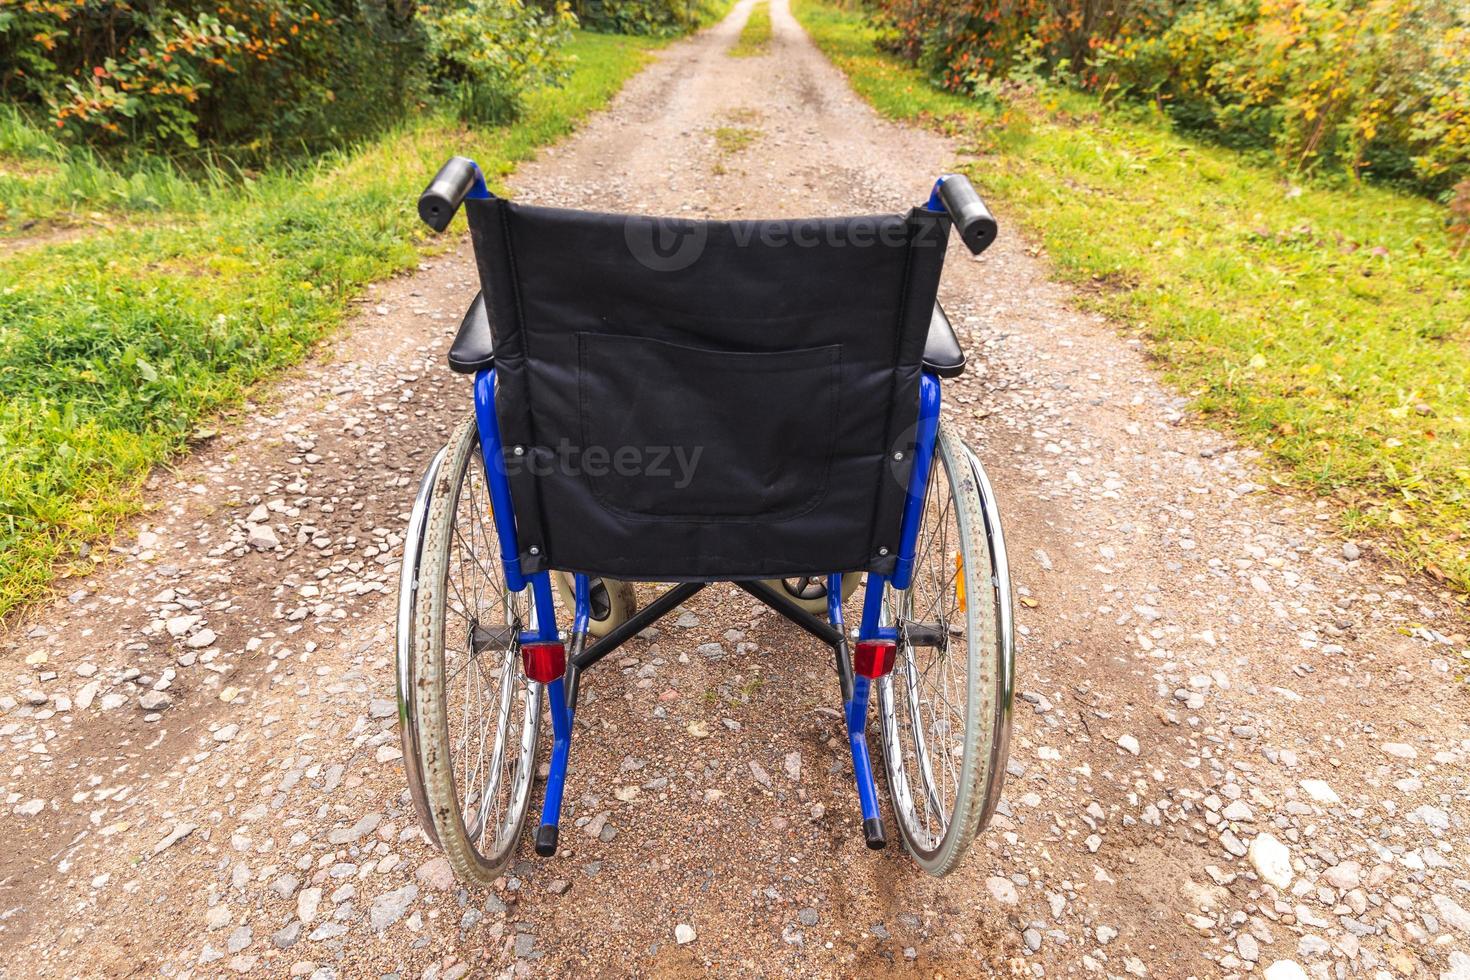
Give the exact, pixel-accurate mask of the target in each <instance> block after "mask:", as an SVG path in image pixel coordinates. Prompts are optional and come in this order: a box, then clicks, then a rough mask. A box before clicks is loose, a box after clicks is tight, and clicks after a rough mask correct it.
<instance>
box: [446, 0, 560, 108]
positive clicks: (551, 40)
mask: <svg viewBox="0 0 1470 980" xmlns="http://www.w3.org/2000/svg"><path fill="white" fill-rule="evenodd" d="M425 24H426V26H427V29H428V37H429V49H430V52H431V54H432V57H433V63H434V67H433V76H434V81H435V83H436V85H437V86H438V87H439V88H440V89H441V90H442V91H443V93H444V94H445V95H447V96H448V97H449V98H450V99H451V100H452V101H453V102H454V104H455V105H456V106H457V108H458V110H459V114H460V117H461V118H462V119H464V120H465V121H466V122H473V123H492V124H493V123H503V122H508V121H510V120H512V119H514V118H515V117H516V116H517V115H519V114H520V110H521V105H522V99H523V97H524V96H525V94H526V93H527V92H528V91H530V90H531V89H533V88H536V87H539V86H542V85H547V84H552V83H555V82H558V81H561V80H562V79H563V78H564V77H565V76H566V74H567V71H568V65H567V61H566V58H565V56H564V55H562V54H561V52H560V50H559V49H560V48H561V46H562V45H563V44H564V43H565V42H566V40H567V38H569V37H570V36H571V32H572V28H574V27H576V25H577V18H576V17H575V16H573V15H572V13H571V11H570V9H569V8H568V7H567V5H566V4H565V3H559V4H557V5H556V6H555V7H554V8H553V9H551V10H550V11H542V10H540V9H538V8H535V7H527V6H524V5H523V4H522V3H521V0H467V2H464V3H460V4H457V5H455V6H453V7H451V8H449V9H447V10H445V11H442V12H440V13H438V14H437V15H434V16H430V17H427V18H426V19H425Z"/></svg>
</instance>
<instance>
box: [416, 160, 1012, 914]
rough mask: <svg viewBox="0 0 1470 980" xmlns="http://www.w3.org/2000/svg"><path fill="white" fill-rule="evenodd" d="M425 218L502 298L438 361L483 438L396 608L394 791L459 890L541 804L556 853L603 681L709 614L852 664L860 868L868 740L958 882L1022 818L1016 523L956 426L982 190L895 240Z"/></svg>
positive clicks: (988, 233)
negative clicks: (581, 699)
mask: <svg viewBox="0 0 1470 980" xmlns="http://www.w3.org/2000/svg"><path fill="white" fill-rule="evenodd" d="M418 207H419V214H420V216H421V217H422V218H423V220H424V221H425V222H426V223H427V224H428V225H429V226H430V227H431V228H433V229H434V230H435V231H443V230H444V229H445V228H446V227H447V226H448V224H449V222H450V221H451V219H452V218H453V217H454V215H455V214H456V213H457V212H458V211H459V209H460V208H461V207H463V208H464V210H465V212H466V217H467V220H468V223H469V228H470V234H471V239H472V242H473V246H474V254H475V262H476V265H477V267H478V271H479V277H480V283H481V291H480V293H479V295H477V296H476V297H475V299H474V302H473V303H472V304H471V306H470V308H469V311H468V313H467V314H466V315H465V317H464V320H463V322H462V324H461V326H460V328H459V332H458V334H457V335H456V337H455V339H454V340H453V342H452V344H451V347H450V350H449V355H448V360H449V366H450V368H451V369H453V370H454V371H456V372H460V373H463V374H466V375H469V376H471V377H472V379H473V381H472V395H473V408H472V410H470V411H468V412H467V414H466V415H465V417H464V418H463V419H462V420H461V421H460V422H459V423H458V425H457V426H456V427H455V428H454V430H453V434H452V435H451V436H450V438H449V442H448V444H447V445H445V446H444V447H443V448H442V449H440V450H439V451H438V452H437V454H436V455H434V457H433V459H432V461H431V462H430V464H429V466H428V469H427V471H426V472H425V473H424V476H423V480H422V483H421V484H420V486H419V489H418V494H417V496H416V498H415V500H414V502H413V507H412V510H411V513H410V517H409V521H408V527H407V532H406V534H405V543H404V555H403V564H402V578H401V584H400V589H399V597H398V625H397V650H396V655H397V685H398V708H399V723H400V729H401V734H402V739H403V761H404V768H405V771H406V776H407V781H408V786H409V790H410V796H411V797H412V800H413V804H414V808H415V811H416V813H417V816H418V818H419V820H420V821H421V823H422V825H423V829H424V831H425V832H426V834H427V836H428V837H429V838H430V840H431V841H432V842H433V843H435V844H436V845H437V846H439V847H440V848H442V850H443V853H444V855H445V856H446V857H447V859H448V861H449V863H450V865H451V866H452V867H453V869H454V871H455V873H456V875H457V876H458V877H459V878H460V879H461V880H463V881H466V882H468V883H473V884H479V885H485V884H489V883H490V882H491V881H493V880H494V879H495V878H496V877H497V876H498V875H499V874H500V873H501V872H502V870H503V869H504V868H505V867H506V865H507V864H508V862H509V861H510V860H511V859H512V857H513V855H514V854H515V852H516V850H517V847H518V844H519V841H520V838H521V836H522V833H523V830H524V828H525V824H526V821H527V817H528V814H529V813H530V810H531V806H532V795H533V787H534V785H535V784H536V783H537V782H538V776H539V775H541V774H542V773H543V772H544V788H543V791H542V802H541V809H540V817H539V824H538V826H537V829H536V831H535V852H536V854H538V855H540V856H542V857H552V856H554V855H555V854H556V853H557V849H558V843H557V842H558V827H559V823H560V819H561V813H562V795H563V791H564V788H565V785H566V776H567V771H568V765H569V761H570V757H571V748H572V740H573V717H574V713H575V711H576V709H577V700H578V690H579V688H580V687H581V685H582V683H583V675H584V674H585V673H586V672H587V671H588V670H589V669H590V668H592V667H593V666H594V665H596V664H597V663H599V662H600V661H602V660H603V659H604V658H606V657H607V656H608V654H610V653H612V652H613V651H614V650H617V649H618V648H619V647H620V646H621V645H622V644H624V643H626V642H627V641H628V640H629V639H631V638H632V637H634V636H635V635H637V634H638V633H640V632H641V631H643V630H644V629H646V628H647V627H648V626H650V625H651V624H652V623H654V622H655V621H656V620H658V619H659V618H660V617H662V616H664V615H666V614H668V613H670V612H673V611H675V610H677V609H678V608H679V606H680V604H681V603H683V602H685V601H686V600H688V599H689V598H690V597H691V596H693V595H694V594H696V593H697V592H698V591H699V590H700V589H702V588H704V587H705V586H706V585H709V584H711V583H730V584H733V585H734V586H737V587H738V588H740V589H743V590H744V591H745V592H746V593H748V594H749V595H751V596H753V597H754V598H756V599H758V600H760V601H761V602H762V603H764V604H765V605H766V606H768V607H770V609H771V610H773V611H774V612H776V613H778V614H779V615H780V616H781V617H784V618H785V619H786V620H789V621H790V622H791V623H792V624H794V625H795V626H796V627H798V628H800V629H801V630H803V631H805V632H806V633H808V634H810V635H811V636H814V637H816V638H818V639H820V640H821V641H822V642H823V643H825V644H827V645H828V646H829V647H830V648H831V650H832V652H833V654H834V666H835V672H836V675H837V688H838V691H839V692H840V694H841V697H842V701H843V707H844V710H843V713H842V717H843V719H844V722H845V727H846V732H847V741H848V747H849V749H850V752H851V757H852V772H853V780H854V782H855V784H856V790H857V799H858V804H859V807H860V809H861V813H862V833H863V836H864V840H865V842H866V844H867V846H868V847H870V848H874V849H878V848H882V847H883V846H884V845H885V843H886V841H887V839H888V837H887V832H886V831H885V827H884V822H883V818H882V816H881V814H880V806H879V794H878V787H877V782H876V778H875V775H874V764H873V760H872V759H871V757H870V754H869V743H868V726H869V721H870V716H872V715H875V716H876V719H877V726H878V730H879V736H880V741H881V749H880V751H881V760H880V762H881V767H882V769H883V770H884V773H885V774H886V777H887V778H886V782H887V788H888V798H889V800H890V804H891V807H890V809H891V815H892V820H893V822H894V823H895V824H896V825H897V828H898V832H899V835H900V836H901V838H902V840H903V842H904V844H905V845H906V847H907V850H908V851H909V853H910V854H911V855H912V857H913V858H914V860H915V861H916V862H917V863H918V865H919V866H920V867H921V868H922V869H923V870H924V871H926V872H929V873H930V874H933V875H944V874H947V873H949V872H950V871H952V870H954V869H955V868H956V867H957V866H958V865H959V863H960V862H961V859H962V858H963V856H964V854H965V852H966V850H967V848H968V847H969V846H970V844H971V843H972V841H973V840H974V839H975V837H976V835H977V834H978V833H979V832H980V831H981V830H982V829H983V828H984V827H985V825H986V824H987V823H988V822H989V820H990V817H991V815H992V813H993V812H994V810H995V807H996V805H997V803H998V802H999V800H1000V795H1001V788H1002V783H1003V780H1004V775H1005V769H1006V757H1007V748H1008V742H1009V737H1010V724H1011V711H1012V704H1011V702H1012V693H1013V676H1014V667H1013V657H1014V637H1013V616H1012V604H1011V586H1010V578H1009V573H1008V570H1007V563H1006V551H1005V545H1004V541H1003V539H1002V534H1001V526H1000V521H999V517H998V514H997V508H996V498H995V494H994V492H993V491H992V489H991V485H990V483H989V481H988V480H987V479H986V475H985V471H984V469H983V468H982V467H981V465H980V461H979V459H978V458H977V457H976V455H975V453H974V452H973V451H972V450H971V449H970V448H969V447H968V446H966V445H965V444H964V442H963V441H962V440H961V439H960V438H959V436H958V434H957V433H956V431H955V430H954V429H953V428H952V426H951V424H950V423H949V422H948V421H947V420H946V419H944V418H942V417H941V412H940V406H941V397H940V394H941V384H942V380H943V379H945V378H952V377H955V376H957V375H959V374H960V373H961V372H962V371H963V370H964V366H965V357H964V353H963V351H962V348H961V347H960V345H959V343H958V341H957V340H956V338H955V334H954V331H953V329H952V328H951V326H950V323H949V321H948V319H947V318H946V317H945V314H944V311H943V310H942V309H941V308H940V306H939V305H938V302H937V292H938V286H939V278H940V271H941V269H942V267H943V263H944V257H945V252H946V250H947V243H948V240H949V235H950V232H951V230H952V229H954V230H957V231H958V233H959V235H960V237H961V239H962V241H963V242H964V244H965V245H966V246H967V247H968V248H969V249H970V250H971V251H972V252H974V253H976V254H978V253H979V252H980V251H982V250H983V249H984V248H986V247H987V246H988V245H989V244H990V243H991V242H992V241H993V240H994V238H995V235H996V224H995V220H994V218H993V217H992V216H991V214H990V212H989V211H988V210H987V208H986V207H985V205H984V203H983V201H982V200H981V199H980V197H979V195H978V194H976V192H975V190H974V189H973V188H972V187H971V186H970V184H969V182H968V181H967V180H966V179H965V178H964V177H963V176H958V175H948V176H944V177H941V178H940V179H939V180H938V181H937V182H936V183H935V185H934V189H933V192H932V193H931V195H930V196H929V198H928V201H927V203H926V204H924V205H922V206H920V207H915V208H913V209H911V210H909V211H908V212H907V213H904V214H887V215H876V216H862V217H853V218H838V219H812V220H784V221H735V222H720V221H693V220H683V219H655V218H647V217H642V216H627V215H613V214H598V213H591V212H583V211H572V210H564V209H558V208H548V207H535V206H529V205H522V204H516V203H513V202H511V201H509V200H505V199H503V198H499V197H496V196H494V195H492V194H491V193H490V192H489V190H488V189H487V187H486V184H485V180H484V177H483V175H482V173H481V172H480V170H479V168H478V167H477V166H476V165H475V164H474V163H473V162H472V161H470V160H468V159H465V158H463V157H455V158H454V159H452V160H450V161H449V162H448V163H447V164H445V166H444V167H443V168H442V169H441V170H440V171H439V173H438V174H437V175H436V176H435V177H434V179H433V181H432V182H431V183H430V184H429V187H428V189H427V190H426V191H425V192H424V193H423V195H422V196H421V197H420V199H419V203H418ZM632 583H647V584H645V585H644V586H643V591H644V595H645V597H646V598H648V601H647V602H646V604H645V605H643V606H642V607H641V608H639V604H638V595H637V592H638V589H637V588H636V587H635V586H634V585H633V584H632ZM859 589H861V596H860V597H858V596H857V591H858V590H859ZM557 592H560V593H561V595H562V605H563V606H564V607H565V608H566V609H567V610H568V611H569V612H570V617H569V618H570V622H569V623H563V624H562V625H560V626H559V625H558V622H557V601H556V598H555V595H556V593H557ZM849 598H851V600H852V601H850V602H849V601H847V600H849ZM849 615H851V618H852V619H854V620H855V621H856V624H855V625H850V624H849ZM874 700H876V702H877V707H876V712H874V711H873V710H872V708H871V702H872V701H874ZM548 725H549V726H550V746H549V752H548V751H547V747H546V746H545V745H544V744H543V735H544V733H545V729H546V727H547V726H548ZM548 756H549V762H548V763H546V764H543V762H542V761H541V760H543V759H547V757H548Z"/></svg>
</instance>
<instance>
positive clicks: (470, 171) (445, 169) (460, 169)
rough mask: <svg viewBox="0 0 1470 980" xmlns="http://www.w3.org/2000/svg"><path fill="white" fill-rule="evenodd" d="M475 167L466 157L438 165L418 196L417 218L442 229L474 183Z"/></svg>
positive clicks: (446, 226)
mask: <svg viewBox="0 0 1470 980" xmlns="http://www.w3.org/2000/svg"><path fill="white" fill-rule="evenodd" d="M477 176H478V170H477V168H476V167H475V162H474V161H473V160H470V159H468V158H467V157H452V158H451V159H450V161H449V162H448V163H446V164H445V165H444V166H442V167H440V168H439V172H438V173H437V174H435V175H434V179H433V180H431V181H429V186H428V187H427V188H425V189H424V192H423V193H422V194H420V195H419V217H420V218H423V219H424V224H426V225H428V226H429V227H430V228H432V229H434V230H435V231H443V230H444V229H445V228H448V227H449V222H451V221H453V220H454V213H455V212H456V211H458V210H459V206H460V205H461V204H463V203H464V199H465V195H466V194H468V193H469V192H470V188H472V187H474V186H475V180H476V178H477Z"/></svg>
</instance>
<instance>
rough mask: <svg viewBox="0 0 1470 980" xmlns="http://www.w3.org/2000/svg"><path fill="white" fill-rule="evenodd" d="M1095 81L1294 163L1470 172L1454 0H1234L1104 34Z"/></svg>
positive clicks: (1417, 177) (1420, 176)
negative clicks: (1161, 26)
mask: <svg viewBox="0 0 1470 980" xmlns="http://www.w3.org/2000/svg"><path fill="white" fill-rule="evenodd" d="M1095 68H1096V72H1097V75H1098V78H1099V79H1100V81H1101V82H1102V84H1104V85H1105V86H1113V87H1116V89H1117V90H1118V91H1120V92H1122V93H1124V94H1127V95H1132V96H1145V97H1148V98H1152V99H1156V100H1158V101H1159V102H1160V103H1161V104H1162V105H1163V106H1164V107H1165V109H1166V111H1168V112H1169V114H1170V115H1171V116H1172V117H1173V118H1174V119H1175V120H1176V122H1179V123H1181V124H1182V125H1185V126H1188V127H1190V128H1195V129H1203V130H1209V131H1215V132H1218V133H1220V134H1222V135H1223V136H1225V137H1226V139H1227V140H1228V141H1238V140H1239V139H1240V138H1241V137H1242V135H1244V136H1246V137H1247V138H1248V139H1249V140H1250V141H1252V142H1259V143H1263V144H1267V145H1270V146H1272V147H1273V148H1274V150H1275V152H1276V155H1277V156H1278V157H1279V158H1280V160H1281V162H1282V163H1283V164H1284V165H1286V166H1287V167H1289V168H1290V169H1293V170H1300V171H1312V170H1324V171H1332V172H1346V173H1350V174H1352V175H1354V176H1359V175H1364V174H1374V175H1376V176H1378V177H1381V178H1385V179H1390V180H1396V181H1402V182H1409V183H1416V184H1418V185H1419V186H1420V187H1421V188H1422V189H1424V190H1427V191H1429V192H1431V193H1439V192H1443V191H1445V190H1447V189H1448V188H1449V187H1450V186H1451V185H1452V184H1454V183H1455V180H1456V179H1457V178H1458V177H1461V176H1464V175H1465V174H1467V173H1470V169H1467V168H1470V12H1467V10H1466V8H1465V7H1464V6H1463V5H1460V4H1457V3H1454V2H1452V0H1429V2H1424V0H1366V2H1365V0H1259V2H1256V0H1225V2H1213V3H1200V4H1197V5H1195V6H1193V7H1191V8H1190V9H1188V10H1186V11H1185V12H1184V13H1183V14H1182V15H1181V16H1180V17H1179V18H1178V19H1176V20H1175V21H1174V22H1173V23H1172V24H1170V25H1169V26H1168V27H1167V28H1166V29H1165V30H1164V31H1162V32H1160V33H1158V34H1156V35H1154V36H1151V37H1137V36H1134V37H1123V38H1120V39H1117V40H1112V41H1105V42H1103V43H1102V44H1101V45H1100V46H1099V50H1098V56H1097V58H1096V59H1095Z"/></svg>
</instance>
